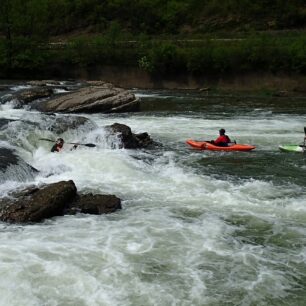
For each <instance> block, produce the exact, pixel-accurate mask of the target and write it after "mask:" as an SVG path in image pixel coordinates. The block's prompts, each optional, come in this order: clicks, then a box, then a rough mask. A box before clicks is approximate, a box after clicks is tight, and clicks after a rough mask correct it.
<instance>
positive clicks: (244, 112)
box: [0, 85, 306, 306]
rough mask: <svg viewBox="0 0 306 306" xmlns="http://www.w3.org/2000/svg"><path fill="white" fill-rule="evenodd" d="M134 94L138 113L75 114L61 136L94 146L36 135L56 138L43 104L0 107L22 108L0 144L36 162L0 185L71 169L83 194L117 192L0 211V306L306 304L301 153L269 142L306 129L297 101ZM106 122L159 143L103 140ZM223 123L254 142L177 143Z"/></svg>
mask: <svg viewBox="0 0 306 306" xmlns="http://www.w3.org/2000/svg"><path fill="white" fill-rule="evenodd" d="M13 87H14V86H13V85H12V88H11V90H10V92H11V91H13V90H18V89H19V88H20V87H18V86H17V87H16V86H15V87H14V88H13ZM7 93H8V92H3V95H4V94H7ZM136 94H137V95H139V97H140V98H141V108H142V111H141V112H139V113H135V114H133V113H132V114H131V113H130V114H113V115H104V114H94V115H85V116H87V117H88V118H90V120H91V121H92V122H93V124H94V126H95V128H94V129H93V130H88V129H86V128H80V129H78V130H76V131H68V132H65V133H64V134H63V135H60V136H62V137H63V138H64V139H65V140H66V141H76V140H82V141H83V142H86V143H90V142H94V143H96V144H97V145H98V146H97V148H86V147H85V148H79V149H78V150H75V151H70V150H69V149H68V148H67V150H66V151H64V152H61V153H60V154H55V153H51V152H50V146H51V143H48V142H44V141H39V138H44V137H47V138H48V137H49V138H50V137H52V138H55V137H57V136H58V135H54V134H52V132H50V131H48V130H47V124H48V121H46V118H45V117H44V116H43V115H42V114H40V113H38V112H34V111H30V110H26V109H14V108H13V107H12V106H13V104H12V103H6V104H4V105H2V106H0V117H1V118H7V119H17V120H18V121H15V122H11V123H10V124H9V125H8V127H7V128H5V129H3V130H1V131H0V135H1V138H0V141H1V145H2V146H6V147H10V148H15V149H16V150H17V152H18V154H19V155H20V156H21V157H22V158H23V159H24V160H25V161H26V162H27V163H29V164H30V165H32V166H33V167H35V168H36V169H38V170H40V174H39V175H38V176H37V177H36V178H35V179H34V180H33V179H32V178H31V179H30V178H29V179H28V181H26V182H20V181H18V180H14V179H11V180H9V181H5V182H4V183H3V184H2V185H1V187H0V191H1V193H2V195H5V194H7V192H8V191H10V190H12V189H15V188H16V187H21V186H28V185H30V184H42V183H51V182H56V181H59V180H68V179H73V180H74V182H75V184H76V186H77V188H78V190H79V192H88V191H91V192H94V193H111V194H115V195H117V196H119V197H120V198H121V199H122V200H123V209H122V210H121V211H118V212H116V213H114V214H110V215H101V216H92V215H83V214H79V215H76V216H64V217H57V218H54V219H52V220H46V221H45V222H43V223H41V224H36V225H26V226H20V225H8V224H5V223H0V275H1V278H0V305H18V306H19V305H39V306H40V305H112V306H113V305H131V306H137V305H141V306H144V305H160V306H161V305H164V306H168V305H185V306H189V305H211V306H212V305H227V306H228V305H244V306H247V305H254V306H258V305H278V306H279V305H305V300H306V191H305V185H306V179H305V170H306V164H305V161H306V156H305V154H301V153H300V154H299V153H296V154H286V153H281V152H279V151H278V145H280V144H286V143H293V144H294V143H301V142H302V141H303V137H304V134H303V127H304V126H305V125H306V99H297V98H296V99H288V98H279V99H272V98H270V99H268V98H267V99H263V98H256V97H248V98H243V97H214V98H212V97H207V96H206V95H205V94H201V93H192V92H187V93H186V92H163V91H159V92H158V91H156V92H152V91H142V92H139V91H136ZM21 119H22V120H23V121H26V122H27V125H25V124H23V123H22V121H20V120H21ZM29 122H32V123H39V124H40V125H39V126H40V127H41V126H44V125H43V122H45V129H42V128H37V125H35V124H32V125H31V124H29ZM115 122H119V123H123V124H127V125H129V126H130V127H131V128H132V131H133V132H145V131H147V132H148V133H149V134H150V135H151V137H152V138H153V139H154V140H155V141H158V142H159V143H161V144H162V146H160V147H158V148H155V149H153V150H140V151H136V150H124V149H111V147H110V146H109V145H108V143H107V142H106V140H105V131H104V129H103V127H104V126H105V125H108V124H112V123H115ZM221 127H224V128H225V129H226V130H227V134H228V135H229V136H230V137H231V138H233V139H236V141H237V142H239V143H249V144H255V145H256V146H257V149H256V150H255V151H253V152H226V153H222V152H204V151H195V150H192V149H190V148H188V147H187V145H186V144H185V140H186V139H188V138H193V139H214V138H216V137H217V131H218V130H219V129H220V128H221Z"/></svg>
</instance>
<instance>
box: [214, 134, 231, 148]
mask: <svg viewBox="0 0 306 306" xmlns="http://www.w3.org/2000/svg"><path fill="white" fill-rule="evenodd" d="M229 142H231V140H230V138H229V137H228V136H227V135H221V136H219V137H218V138H217V139H216V140H215V141H214V144H215V145H217V146H218V145H224V144H228V143H229Z"/></svg>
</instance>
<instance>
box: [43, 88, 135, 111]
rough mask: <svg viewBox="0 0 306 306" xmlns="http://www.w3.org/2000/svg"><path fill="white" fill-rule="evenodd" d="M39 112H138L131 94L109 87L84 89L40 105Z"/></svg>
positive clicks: (133, 96)
mask: <svg viewBox="0 0 306 306" xmlns="http://www.w3.org/2000/svg"><path fill="white" fill-rule="evenodd" d="M40 110H41V111H44V112H65V113H78V112H85V113H96V112H102V113H112V112H129V111H138V110H139V100H138V99H137V98H136V97H135V95H134V94H133V93H130V92H129V91H127V90H124V89H122V88H114V87H113V86H111V85H101V86H89V87H84V88H81V89H79V90H77V91H76V92H73V93H69V94H65V95H62V96H60V97H58V98H55V99H51V100H49V101H47V102H45V103H43V104H42V106H41V108H40Z"/></svg>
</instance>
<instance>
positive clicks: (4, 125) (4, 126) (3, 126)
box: [0, 118, 16, 129]
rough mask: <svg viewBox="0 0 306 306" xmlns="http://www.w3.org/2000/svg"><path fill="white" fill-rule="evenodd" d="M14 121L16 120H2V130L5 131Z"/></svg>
mask: <svg viewBox="0 0 306 306" xmlns="http://www.w3.org/2000/svg"><path fill="white" fill-rule="evenodd" d="M14 121H16V120H13V119H5V118H1V119H0V129H5V128H6V127H7V125H8V124H9V123H10V122H14Z"/></svg>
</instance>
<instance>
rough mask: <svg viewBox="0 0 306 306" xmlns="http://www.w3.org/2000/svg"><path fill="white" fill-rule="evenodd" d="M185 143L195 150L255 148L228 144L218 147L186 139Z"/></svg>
mask: <svg viewBox="0 0 306 306" xmlns="http://www.w3.org/2000/svg"><path fill="white" fill-rule="evenodd" d="M186 143H187V144H189V145H190V146H192V147H193V148H195V149H199V150H210V151H251V150H254V149H255V148H256V147H255V146H251V145H247V144H239V143H233V144H229V145H228V146H227V147H220V146H216V145H214V144H212V143H210V142H208V141H196V140H192V139H188V140H187V141H186Z"/></svg>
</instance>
